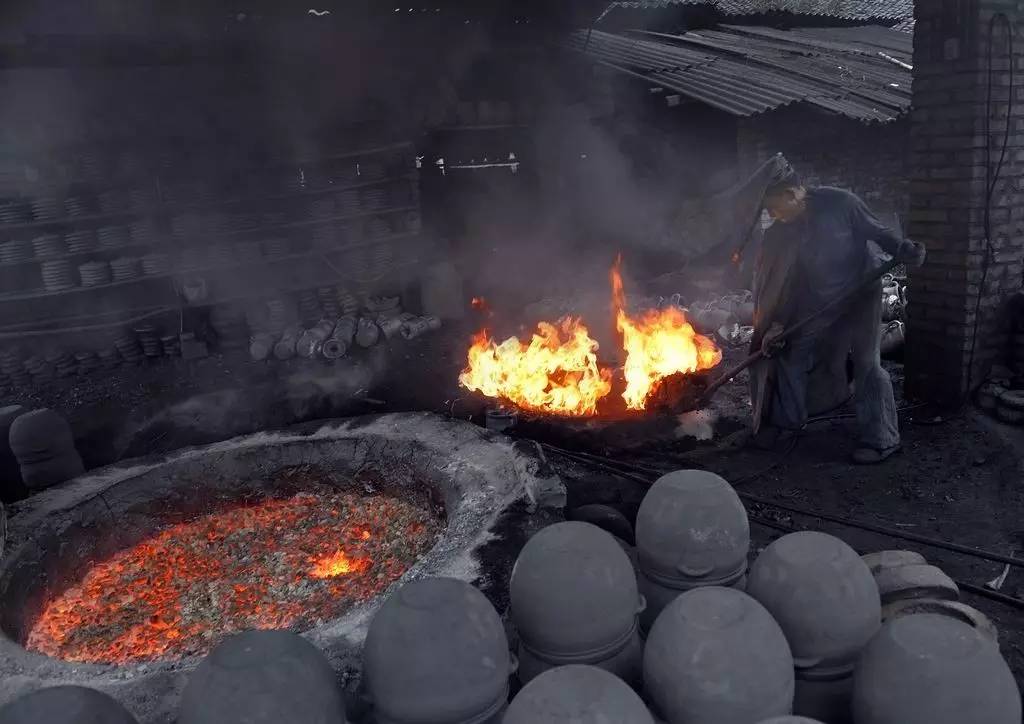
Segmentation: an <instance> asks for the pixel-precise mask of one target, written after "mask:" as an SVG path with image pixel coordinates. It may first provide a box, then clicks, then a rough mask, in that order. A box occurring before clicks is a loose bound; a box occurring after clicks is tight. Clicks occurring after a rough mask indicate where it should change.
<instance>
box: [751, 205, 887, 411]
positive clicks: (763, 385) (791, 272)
mask: <svg viewBox="0 0 1024 724" xmlns="http://www.w3.org/2000/svg"><path fill="white" fill-rule="evenodd" d="M868 242H874V243H875V244H877V245H878V247H879V248H880V249H881V250H882V251H884V252H886V253H887V254H890V255H893V256H895V255H896V254H897V252H898V250H899V247H900V246H901V244H902V243H903V241H902V239H901V238H900V237H899V236H898V235H897V234H896V233H895V232H893V231H892V230H891V229H889V228H888V227H886V226H885V225H884V224H882V223H881V222H880V221H879V220H878V219H877V218H876V217H875V215H874V214H873V213H871V210H870V209H868V207H867V205H866V204H865V203H864V202H863V201H862V200H861V199H860V198H859V197H857V196H856V195H855V194H853V193H851V192H849V191H844V190H842V189H837V188H831V187H827V186H821V187H814V188H810V189H808V190H807V209H806V210H805V212H804V213H803V214H802V215H801V216H800V218H798V219H796V220H795V221H793V222H790V223H788V224H783V223H781V222H776V223H774V224H772V226H771V228H769V229H768V230H767V231H766V232H765V235H764V239H763V241H762V244H761V250H760V254H759V255H758V260H757V264H756V268H755V271H754V284H753V291H754V335H753V338H752V339H751V346H750V351H751V352H752V353H753V352H755V351H757V350H759V349H760V348H761V340H762V339H763V337H764V334H765V332H767V331H768V329H770V328H771V326H772V325H773V324H775V323H778V324H781V325H782V326H783V327H788V326H790V325H792V324H793V323H794V322H797V321H799V320H801V319H803V318H805V317H807V316H808V315H810V314H812V313H813V312H814V311H815V310H816V309H820V308H821V307H822V306H824V305H825V304H827V303H828V302H830V301H832V300H833V299H835V298H836V297H837V296H838V295H839V294H840V293H842V292H843V291H845V290H846V289H848V288H849V287H850V286H851V285H853V284H855V283H856V282H858V281H859V280H861V279H863V278H864V275H865V274H866V273H867V272H868V271H869V270H870V269H871V268H872V267H873V266H874V265H875V264H877V259H876V257H875V255H874V254H873V253H872V251H871V249H870V247H869V245H868ZM841 313H842V310H836V311H835V312H834V313H832V314H831V315H829V316H828V318H823V319H821V320H819V321H818V322H817V323H816V324H814V325H812V327H811V328H810V329H809V330H808V331H807V332H806V333H807V334H814V333H815V332H818V331H821V330H822V329H824V328H825V327H827V326H829V325H830V324H832V323H834V322H835V319H836V318H837V317H838V315H840V314H841ZM770 371H771V361H770V360H766V361H763V362H760V363H758V364H756V365H755V366H754V367H753V368H752V369H751V401H752V403H753V406H754V410H753V412H754V428H755V431H756V430H757V429H758V427H759V426H760V418H761V414H762V412H763V409H764V401H765V398H766V394H767V389H768V385H769V384H770V382H771V380H770ZM837 383H838V381H837Z"/></svg>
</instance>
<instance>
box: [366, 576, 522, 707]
mask: <svg viewBox="0 0 1024 724" xmlns="http://www.w3.org/2000/svg"><path fill="white" fill-rule="evenodd" d="M514 668H515V667H514V664H513V660H512V657H511V655H510V654H509V650H508V639H507V638H506V636H505V628H504V626H503V625H502V623H501V619H500V617H499V616H498V613H497V612H496V611H495V610H494V607H493V606H492V605H491V603H490V601H488V600H487V598H486V597H485V596H484V595H483V594H482V593H480V591H478V590H477V589H475V588H474V587H473V586H471V585H469V584H468V583H464V582H463V581H459V580H456V579H454V578H423V579H419V580H415V581H410V582H409V583H406V584H405V585H404V586H402V587H401V588H399V589H398V590H397V591H395V592H394V593H393V594H392V595H391V596H389V597H388V599H387V600H386V601H385V602H384V604H383V605H382V606H381V607H380V610H379V611H378V612H377V614H376V615H375V616H374V618H373V621H372V622H371V624H370V630H369V632H368V633H367V636H366V643H365V644H364V646H363V677H364V682H365V686H366V690H367V692H368V693H369V695H370V698H371V699H372V701H373V707H374V714H375V717H376V722H377V724H462V723H463V722H474V723H476V722H484V721H490V720H491V718H493V717H495V716H497V715H498V714H499V713H500V711H501V710H502V709H503V707H504V706H505V704H506V703H507V700H508V683H509V681H508V680H509V676H510V675H511V674H512V673H513V672H514Z"/></svg>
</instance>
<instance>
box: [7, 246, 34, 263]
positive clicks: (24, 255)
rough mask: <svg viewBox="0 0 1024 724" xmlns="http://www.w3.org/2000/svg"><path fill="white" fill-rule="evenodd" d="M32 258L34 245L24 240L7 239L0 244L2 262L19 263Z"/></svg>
mask: <svg viewBox="0 0 1024 724" xmlns="http://www.w3.org/2000/svg"><path fill="white" fill-rule="evenodd" d="M31 258H32V247H31V246H30V245H29V244H28V243H27V242H24V241H5V242H4V243H2V244H0V264H18V263H19V262H23V261H28V260H29V259H31Z"/></svg>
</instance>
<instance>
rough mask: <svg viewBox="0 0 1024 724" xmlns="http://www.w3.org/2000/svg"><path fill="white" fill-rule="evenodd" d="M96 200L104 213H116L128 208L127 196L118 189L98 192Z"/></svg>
mask: <svg viewBox="0 0 1024 724" xmlns="http://www.w3.org/2000/svg"><path fill="white" fill-rule="evenodd" d="M98 200H99V204H100V211H102V212H103V213H104V214H117V213H120V212H122V211H124V210H125V209H127V208H128V196H127V194H125V193H124V192H123V191H121V190H119V189H108V190H106V191H102V192H100V195H99V197H98Z"/></svg>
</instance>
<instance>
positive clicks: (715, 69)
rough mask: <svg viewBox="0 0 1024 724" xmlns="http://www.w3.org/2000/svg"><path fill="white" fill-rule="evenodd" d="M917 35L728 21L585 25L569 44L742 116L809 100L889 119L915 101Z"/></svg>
mask: <svg viewBox="0 0 1024 724" xmlns="http://www.w3.org/2000/svg"><path fill="white" fill-rule="evenodd" d="M834 31H836V32H834ZM912 44H913V41H912V38H911V37H910V36H908V35H907V34H906V33H901V32H899V31H894V30H890V29H888V28H878V27H864V28H842V29H835V28H825V29H814V28H811V29H801V30H789V31H784V30H775V29H772V28H760V27H749V26H742V27H733V26H722V27H721V28H719V29H717V30H702V31H692V32H689V33H685V34H682V35H669V34H665V33H651V32H632V33H629V34H625V35H617V34H614V33H606V32H603V31H599V30H592V31H588V30H581V31H578V32H577V33H575V34H574V35H573V37H572V38H571V39H570V40H569V42H568V47H569V48H571V49H572V50H575V51H577V52H579V53H581V54H583V55H585V56H586V57H588V58H589V59H591V60H592V61H594V62H597V63H600V64H601V65H604V66H606V67H609V68H612V69H614V70H618V71H621V72H624V73H627V74H629V75H630V76H633V77H637V78H640V79H643V80H645V81H647V82H648V83H650V84H651V85H655V86H659V87H663V88H666V89H668V90H671V91H674V92H676V93H679V94H680V95H684V96H686V97H688V98H692V99H693V100H697V101H700V102H702V103H706V104H708V105H710V106H713V107H715V108H718V109H720V110H723V111H726V112H728V113H732V114H734V115H738V116H750V115H755V114H758V113H763V112H765V111H769V110H772V109H775V108H779V107H781V106H785V105H789V104H791V103H807V104H810V105H813V106H817V107H819V108H822V109H825V110H829V111H832V112H834V113H838V114H841V115H844V116H848V117H850V118H854V119H857V120H860V121H864V122H875V121H881V122H885V121H891V120H894V119H895V118H897V117H899V116H900V115H902V114H903V113H905V112H906V111H907V110H908V109H909V108H910V86H911V72H910V67H909V63H910V58H911V49H912Z"/></svg>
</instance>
